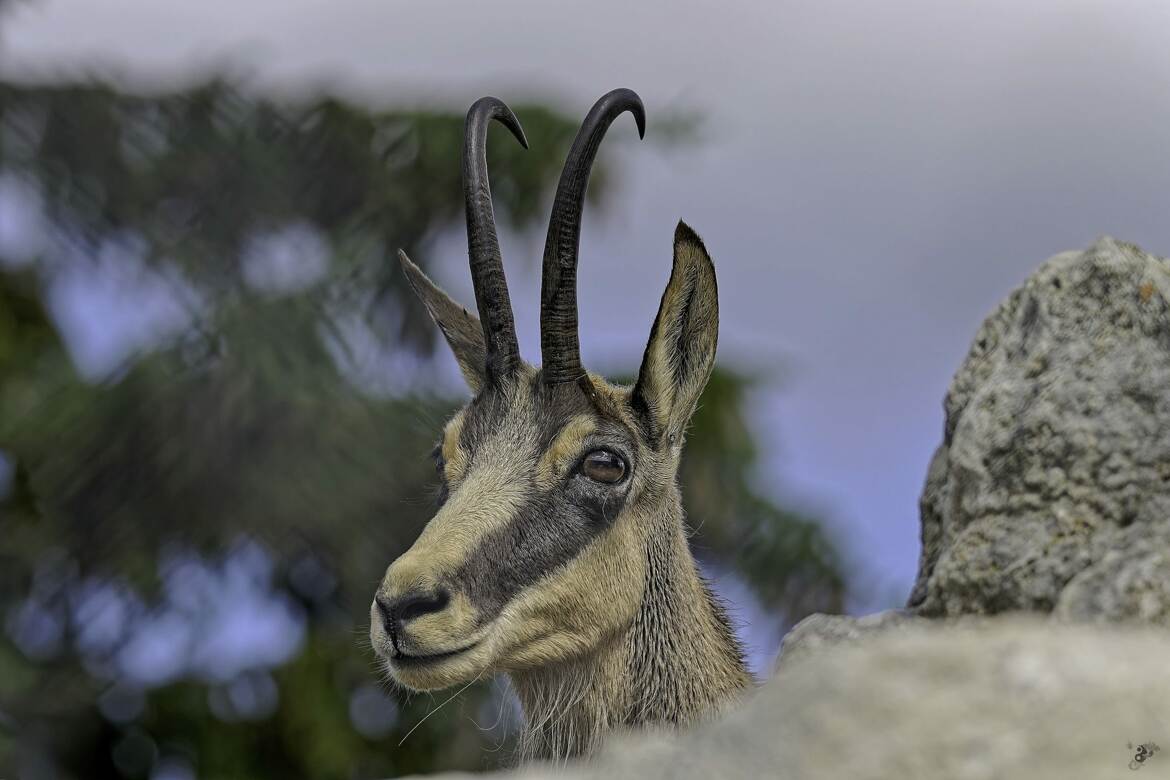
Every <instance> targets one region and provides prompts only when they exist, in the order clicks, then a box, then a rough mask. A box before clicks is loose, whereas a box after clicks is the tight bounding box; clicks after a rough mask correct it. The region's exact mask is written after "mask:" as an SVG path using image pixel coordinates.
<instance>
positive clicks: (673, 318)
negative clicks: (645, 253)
mask: <svg viewBox="0 0 1170 780" xmlns="http://www.w3.org/2000/svg"><path fill="white" fill-rule="evenodd" d="M718 340H719V291H718V287H717V285H716V283H715V266H714V265H713V264H712V263H711V258H710V257H709V256H708V255H707V250H706V248H704V246H703V241H702V239H700V238H699V237H698V236H697V235H696V234H695V231H693V230H691V229H690V227H688V226H687V225H686V224H685V223H683V222H679V223H678V227H677V228H676V229H675V231H674V269H673V270H672V271H671V272H670V282H669V283H668V284H667V285H666V292H664V293H663V294H662V303H661V304H660V305H659V307H658V317H657V319H655V320H654V329H653V330H651V331H650V342H649V343H648V344H647V345H646V355H645V356H644V357H643V358H642V368H641V370H640V371H639V372H638V382H637V384H636V385H634V390H633V393H632V395H631V403H632V405H633V407H634V409H635V410H636V411H638V412H639V413H640V414H641V415H642V416H643V418H644V419H645V420H646V422H647V423H648V425H649V428H650V430H651V431H652V432H653V435H654V437H655V438H659V437H661V436H662V435H663V434H666V435H668V436H671V437H673V439H674V441H675V443H678V444H681V442H682V434H683V430H684V429H685V428H686V425H687V422H688V421H689V420H690V419H691V415H692V414H693V413H694V411H695V405H696V404H697V403H698V401H699V395H700V394H701V393H702V392H703V388H704V387H706V385H707V380H708V379H709V378H710V376H711V368H712V366H713V365H714V363H715V345H716V343H717V342H718Z"/></svg>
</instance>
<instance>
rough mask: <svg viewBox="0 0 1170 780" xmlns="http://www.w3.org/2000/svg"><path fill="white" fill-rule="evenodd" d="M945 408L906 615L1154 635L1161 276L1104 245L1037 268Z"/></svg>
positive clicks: (1162, 550) (1169, 485)
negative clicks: (1046, 615)
mask: <svg viewBox="0 0 1170 780" xmlns="http://www.w3.org/2000/svg"><path fill="white" fill-rule="evenodd" d="M945 408H946V426H945V432H944V438H943V443H942V446H940V447H939V449H938V451H937V452H936V454H935V456H934V459H933V461H932V463H931V466H930V470H929V474H928V476H927V481H926V489H925V491H924V493H923V496H922V501H921V513H922V558H921V563H920V567H919V573H918V581H917V583H916V584H915V587H914V591H913V593H912V595H911V597H910V601H909V607H910V608H911V609H913V610H914V612H915V613H916V614H919V615H923V616H930V617H939V616H953V615H961V614H992V613H998V612H1005V611H1010V610H1029V611H1040V612H1055V613H1056V614H1057V615H1058V616H1061V617H1067V618H1074V619H1091V620H1123V619H1135V618H1136V619H1139V620H1143V621H1146V622H1152V623H1159V624H1162V625H1170V262H1168V261H1167V260H1165V259H1161V258H1157V257H1153V256H1151V255H1148V254H1146V253H1144V252H1142V251H1141V250H1140V249H1138V248H1137V247H1135V246H1132V245H1130V244H1126V243H1123V242H1120V241H1115V240H1113V239H1110V238H1103V239H1101V240H1099V241H1098V242H1097V243H1096V244H1094V245H1093V246H1092V247H1090V248H1089V249H1088V250H1087V251H1085V252H1069V253H1065V254H1061V255H1057V256H1056V257H1053V258H1052V259H1050V260H1049V261H1048V262H1046V263H1045V264H1044V265H1043V266H1042V267H1041V268H1040V269H1039V270H1038V271H1037V272H1036V273H1034V274H1033V275H1032V276H1031V277H1030V278H1029V279H1028V280H1027V281H1026V282H1025V283H1024V285H1023V286H1022V287H1020V288H1019V289H1018V290H1016V291H1015V292H1014V293H1012V295H1011V296H1010V297H1009V298H1008V299H1007V300H1006V301H1005V302H1004V303H1003V304H1002V305H1001V306H1000V307H999V309H998V310H996V312H995V313H994V314H992V315H991V317H989V318H988V319H987V321H986V322H984V324H983V327H982V328H981V329H980V330H979V333H978V334H977V335H976V338H975V343H974V345H973V346H972V348H971V351H970V353H969V354H968V356H967V359H966V361H965V362H964V363H963V365H962V367H961V368H960V369H959V371H958V373H957V374H956V375H955V378H954V381H953V382H952V383H951V387H950V390H949V392H948V393H947V397H946V403H945ZM1168 763H1170V762H1168Z"/></svg>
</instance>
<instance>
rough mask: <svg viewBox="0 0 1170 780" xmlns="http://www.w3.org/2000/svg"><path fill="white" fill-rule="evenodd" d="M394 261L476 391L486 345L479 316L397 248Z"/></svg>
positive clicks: (482, 377) (480, 381)
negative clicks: (452, 296) (396, 257)
mask: <svg viewBox="0 0 1170 780" xmlns="http://www.w3.org/2000/svg"><path fill="white" fill-rule="evenodd" d="M398 261H399V263H401V264H402V272H403V274H405V275H406V281H407V282H408V283H409V284H410V288H411V289H412V290H414V294H415V295H417V296H418V298H419V300H420V301H422V303H423V306H425V307H426V309H427V313H429V314H430V315H431V319H432V320H434V321H435V324H436V325H438V326H439V330H441V331H442V332H443V337H444V338H445V339H447V344H448V345H449V346H450V347H451V351H452V352H453V353H455V360H456V362H458V363H459V370H460V371H461V372H462V373H463V378H464V379H465V380H467V384H468V385H469V386H470V387H471V391H472V392H473V393H478V392H479V391H480V389H481V388H482V387H483V385H484V381H485V372H486V370H487V369H486V367H487V349H486V347H485V346H484V339H483V326H482V325H480V322H479V318H478V317H476V316H475V315H474V314H472V313H471V312H469V311H467V309H465V308H463V306H461V305H460V304H458V303H457V302H456V301H455V300H454V299H452V298H451V296H450V295H447V293H445V292H443V290H442V289H440V288H439V286H438V285H437V284H435V283H434V282H432V281H431V280H430V278H429V277H428V276H427V275H426V274H425V273H423V272H422V269H421V268H419V267H418V266H417V265H415V264H414V263H413V262H412V261H411V259H410V258H409V257H407V256H406V252H403V251H402V250H401V249H399V250H398Z"/></svg>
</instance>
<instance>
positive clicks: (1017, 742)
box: [446, 617, 1170, 780]
mask: <svg viewBox="0 0 1170 780" xmlns="http://www.w3.org/2000/svg"><path fill="white" fill-rule="evenodd" d="M1167 658H1170V633H1167V632H1165V631H1155V630H1152V629H1141V628H1135V627H1122V626H1112V627H1109V628H1103V627H1098V626H1088V625H1059V624H1053V623H1051V622H1049V621H1042V620H1039V619H1036V618H1031V619H1022V618H1014V619H1013V618H1007V617H1000V618H995V619H989V620H985V621H981V622H979V623H974V624H973V623H968V624H965V625H961V626H943V625H939V624H937V623H936V622H935V621H918V622H913V621H912V622H911V623H909V624H908V625H903V626H902V627H901V628H900V629H899V630H898V631H897V632H894V633H888V634H885V635H877V636H874V637H873V638H872V639H871V640H870V641H867V642H865V643H864V644H853V645H848V644H847V645H843V646H841V647H836V648H832V649H825V650H824V651H823V652H820V653H810V654H808V655H806V656H804V657H803V658H801V659H799V660H795V661H791V662H788V663H786V664H785V665H784V667H783V668H782V669H781V670H780V671H779V672H778V673H777V675H776V676H775V677H774V678H773V679H772V680H770V681H769V682H768V683H767V684H766V685H765V686H764V687H763V688H761V689H760V690H759V691H757V692H756V693H755V695H754V696H753V697H752V698H751V699H750V700H749V701H748V702H746V703H745V705H744V706H743V707H742V708H739V709H737V710H735V711H734V712H731V713H729V714H727V715H726V716H725V717H723V718H721V719H720V720H717V721H715V722H713V723H711V724H708V725H706V726H704V727H700V728H698V729H695V730H693V731H691V732H688V733H686V734H682V735H662V734H657V735H646V736H641V737H625V738H618V739H615V740H613V741H611V742H610V744H608V745H607V746H606V748H605V749H603V751H602V752H601V754H600V755H598V756H597V757H596V758H595V759H593V760H592V761H590V762H588V763H584V764H576V765H571V766H569V767H567V768H562V769H558V768H555V767H550V766H532V767H528V768H525V769H522V770H520V771H518V772H513V773H509V772H504V773H498V774H496V775H490V776H493V777H497V778H504V777H508V778H513V779H514V780H521V779H523V780H542V779H544V778H553V777H557V778H577V779H578V780H587V779H591V778H597V779H598V780H601V778H605V779H606V780H609V779H610V778H642V779H645V780H656V779H657V778H661V779H662V780H666V778H681V779H682V780H686V779H687V778H695V779H696V780H698V778H703V779H704V780H706V778H712V777H719V778H753V779H754V778H764V777H774V778H783V779H784V780H821V779H822V778H823V779H824V780H841V778H849V779H850V780H866V779H867V778H872V779H873V780H877V778H883V779H888V778H899V780H917V779H921V780H938V778H950V779H951V780H991V779H992V778H996V779H997V780H1000V779H1004V780H1010V779H1013V778H1019V780H1057V778H1060V780H1066V779H1067V778H1109V777H1116V778H1122V777H1133V776H1134V775H1132V774H1131V772H1130V770H1129V769H1128V767H1129V766H1130V762H1131V761H1133V760H1134V757H1135V756H1136V755H1137V751H1138V746H1140V745H1143V744H1150V743H1153V744H1156V745H1158V746H1159V747H1160V748H1162V750H1160V751H1159V752H1157V753H1154V754H1153V755H1152V756H1151V757H1150V758H1149V759H1148V760H1146V761H1144V762H1142V763H1140V764H1135V766H1137V767H1138V768H1140V769H1141V774H1140V775H1137V777H1140V778H1142V780H1152V779H1153V778H1170V706H1168V705H1167V702H1170V674H1167V673H1166V659H1167ZM446 777H449V778H454V777H457V775H451V776H446ZM465 777H468V778H469V777H471V776H470V775H467V776H465Z"/></svg>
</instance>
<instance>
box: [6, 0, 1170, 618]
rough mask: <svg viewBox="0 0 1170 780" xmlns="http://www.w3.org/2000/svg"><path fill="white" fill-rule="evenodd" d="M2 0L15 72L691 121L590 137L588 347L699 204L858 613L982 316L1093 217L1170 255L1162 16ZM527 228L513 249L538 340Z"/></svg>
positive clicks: (903, 567)
mask: <svg viewBox="0 0 1170 780" xmlns="http://www.w3.org/2000/svg"><path fill="white" fill-rule="evenodd" d="M6 16H7V18H6V20H5V23H4V25H3V28H2V29H0V68H3V69H4V72H5V73H7V74H10V75H11V74H21V73H31V74H43V73H45V72H46V71H49V72H62V73H66V74H68V73H75V72H77V71H78V70H79V69H80V68H85V69H87V70H93V68H92V66H93V65H94V64H95V63H98V64H101V67H99V68H97V71H98V72H107V73H112V74H117V75H120V76H122V77H125V78H127V79H129V80H131V81H134V82H137V83H140V84H151V83H165V82H166V81H167V80H168V79H170V78H173V77H176V76H189V75H190V74H191V73H192V72H193V71H195V70H197V71H199V72H201V73H202V72H206V71H207V69H208V68H209V67H210V66H212V65H215V64H220V65H223V64H226V63H229V62H231V63H235V64H236V65H237V66H238V68H239V69H242V70H243V71H244V72H246V73H248V74H250V75H251V76H252V77H253V78H254V80H255V82H256V84H257V85H260V86H264V87H267V88H279V89H291V90H301V89H304V88H306V87H308V86H314V85H316V86H329V87H330V88H333V89H339V90H342V91H345V92H348V93H349V94H351V95H353V96H357V97H368V98H370V99H373V100H386V99H396V100H401V99H402V98H403V96H404V95H405V96H408V97H409V98H410V99H411V100H413V101H416V102H424V103H425V102H430V103H435V104H441V105H444V106H448V107H451V108H453V109H457V110H462V109H463V107H465V106H466V105H467V104H468V103H469V102H470V101H471V100H473V99H474V98H476V97H478V96H480V95H482V94H489V93H490V94H496V95H498V96H500V97H502V98H504V99H505V100H508V101H511V102H519V101H520V100H521V99H523V98H527V97H537V98H544V99H548V100H551V101H553V102H555V103H557V104H558V105H560V106H562V107H563V108H564V109H565V110H567V111H570V112H571V113H573V114H575V115H583V114H584V111H585V110H586V109H587V108H588V106H589V104H590V103H591V102H592V100H593V99H595V98H596V97H597V96H599V95H601V94H602V93H603V92H605V91H607V90H609V89H611V88H613V87H617V86H629V87H632V88H634V89H636V90H637V91H638V92H639V93H640V94H641V95H642V97H643V99H644V100H645V102H646V105H647V110H648V113H649V127H648V133H649V134H653V133H654V132H655V125H654V121H655V117H656V116H658V117H660V116H662V115H663V114H664V113H665V112H666V111H667V110H668V109H682V110H691V109H694V110H698V111H700V112H702V113H703V114H704V115H705V116H706V118H707V121H706V123H705V125H704V126H703V128H702V133H701V144H699V145H697V146H694V147H688V148H683V149H673V150H672V149H668V148H666V147H662V146H659V147H652V146H650V145H647V144H644V145H639V144H637V143H636V142H632V143H628V144H626V145H624V147H620V148H619V146H617V145H613V146H609V147H607V148H606V149H605V150H603V151H602V155H606V156H607V159H608V160H609V161H610V162H611V163H616V165H617V167H618V168H619V169H620V173H621V175H620V184H621V186H620V194H619V195H618V196H617V197H615V198H613V199H611V200H610V202H609V203H607V204H605V206H604V207H603V208H602V209H600V210H598V209H594V210H592V211H591V212H590V213H589V214H588V215H587V220H586V226H585V230H584V236H583V242H582V268H581V295H580V298H581V308H582V324H583V328H584V331H583V334H582V338H583V349H584V353H585V358H586V359H587V361H589V362H591V363H592V365H594V366H596V367H599V368H603V369H608V370H611V371H624V372H629V371H632V370H633V369H634V368H635V367H636V364H637V360H638V358H639V357H640V354H641V350H642V347H643V346H644V343H645V339H646V336H647V333H648V331H649V327H650V322H651V319H652V318H653V315H654V312H655V310H656V307H657V301H658V297H659V295H660V294H661V291H662V287H663V286H664V285H665V283H666V279H667V276H668V274H669V269H670V257H669V251H670V241H671V236H672V233H673V228H674V223H675V221H676V220H677V219H678V218H679V217H683V218H685V219H686V220H687V221H688V222H690V223H691V225H692V226H693V227H695V228H696V230H698V231H699V233H700V234H701V235H702V236H703V237H704V239H705V240H706V242H707V245H708V247H709V249H710V250H711V252H712V255H713V256H714V258H715V262H716V267H717V270H718V274H719V282H720V295H721V304H722V331H721V347H720V349H721V357H722V359H724V360H726V361H727V362H728V363H731V364H737V365H745V366H748V365H751V366H755V367H761V366H762V367H765V368H771V367H775V368H776V369H778V370H782V371H783V381H782V382H781V381H775V382H772V383H771V384H769V385H768V386H767V387H766V388H765V390H764V392H762V393H761V395H760V398H759V400H758V406H757V414H758V420H759V422H760V425H761V427H762V430H763V431H764V432H765V433H766V435H767V437H768V440H769V441H770V442H772V446H771V449H770V451H769V462H768V464H767V469H766V472H765V473H764V474H762V475H761V480H762V482H763V484H765V485H766V486H767V487H768V489H770V490H773V491H775V492H776V493H778V494H779V495H781V496H784V497H786V498H789V499H795V500H798V501H800V502H802V503H804V504H806V505H809V506H811V507H814V508H816V509H818V510H821V511H823V512H824V513H825V514H826V515H827V516H828V517H829V518H830V523H831V525H832V528H833V529H834V530H835V531H836V532H837V533H838V534H839V536H840V537H841V538H842V539H843V540H845V543H846V547H847V550H848V551H849V554H850V556H851V557H850V560H851V561H852V563H853V564H854V565H855V566H856V567H858V571H859V577H860V583H861V584H862V586H863V592H862V593H861V594H860V595H859V599H858V601H857V603H856V604H855V605H854V608H855V610H858V611H865V610H869V609H873V608H877V607H883V606H889V605H892V604H895V603H897V602H899V601H901V600H902V599H904V598H905V595H906V593H907V592H908V590H909V587H910V585H911V583H912V581H913V577H914V573H915V568H916V564H917V556H918V520H917V500H918V494H919V492H920V490H921V487H922V481H923V478H924V475H925V470H926V465H927V462H928V460H929V457H930V454H931V452H932V450H933V448H934V447H935V446H936V444H937V443H938V441H939V437H940V434H941V429H942V413H941V402H942V397H943V393H944V392H945V389H946V386H947V383H948V381H949V379H950V376H951V374H952V373H953V372H954V370H955V369H956V368H957V367H958V364H959V362H960V360H961V359H962V357H963V355H964V354H965V352H966V350H967V347H968V345H969V342H970V339H971V337H972V336H973V335H974V333H975V330H976V328H977V327H978V325H979V323H980V321H981V320H982V318H983V317H984V316H986V315H987V314H988V313H989V312H990V310H991V309H992V308H993V307H994V306H995V305H996V303H997V302H998V301H999V300H1000V299H1001V298H1002V297H1003V296H1004V295H1005V294H1006V293H1007V292H1009V291H1010V290H1011V289H1012V288H1013V287H1014V286H1015V285H1017V284H1018V283H1019V282H1020V281H1021V280H1022V279H1023V278H1024V277H1025V276H1026V275H1027V274H1028V273H1029V272H1030V271H1031V270H1032V269H1033V268H1035V267H1036V266H1037V265H1038V264H1039V263H1040V262H1042V261H1043V260H1044V259H1045V258H1047V257H1049V256H1050V255H1052V254H1055V253H1056V252H1059V251H1062V250H1066V249H1074V248H1080V247H1084V246H1086V245H1087V244H1089V243H1090V242H1091V241H1092V240H1093V239H1094V238H1095V237H1096V236H1097V235H1100V234H1104V233H1108V234H1112V235H1115V236H1117V237H1119V238H1124V239H1126V240H1129V241H1133V242H1135V243H1138V244H1139V245H1141V246H1143V247H1144V248H1145V249H1147V250H1149V251H1152V252H1154V253H1155V254H1162V255H1165V254H1167V253H1170V220H1168V219H1167V218H1166V213H1167V212H1166V208H1167V205H1168V200H1167V198H1168V195H1170V154H1167V143H1166V137H1167V133H1168V129H1170V55H1168V54H1167V51H1168V50H1167V47H1166V41H1167V40H1170V4H1155V3H1150V2H1110V3H1099V2H1097V3H1088V2H1075V1H1074V0H1033V1H1032V2H1029V3H1027V4H1022V3H1018V2H1014V1H1009V0H994V1H992V2H981V3H977V4H976V3H965V4H958V3H939V2H936V0H917V1H915V2H900V3H897V4H889V3H864V4H863V3H846V2H834V1H825V0H817V2H802V3H791V2H758V3H729V2H720V3H701V4H699V3H688V4H685V7H683V4H679V3H668V2H665V1H664V0H654V1H653V2H643V3H636V4H631V3H626V2H617V1H616V0H590V2H570V3H565V2H558V3H547V2H537V1H536V0H524V1H521V2H516V1H512V0H496V1H495V2H492V3H481V4H469V3H461V4H458V6H457V5H456V4H454V3H450V2H428V3H417V2H416V3H402V2H389V1H388V0H346V2H329V1H327V0H249V1H248V2H246V3H239V2H235V1H234V0H232V1H230V2H229V0H204V2H200V3H189V2H177V0H176V1H175V2H163V1H162V0H36V2H32V3H28V4H21V3H18V4H16V5H15V6H14V7H13V8H12V10H10V11H9V12H8V13H7V15H6ZM627 125H628V126H627ZM612 132H613V133H615V134H616V133H626V134H628V135H631V136H632V135H633V127H632V122H624V121H623V122H619V123H618V125H617V126H615V127H614V129H613V131H612ZM530 140H531V141H532V142H533V143H540V139H537V138H533V139H530ZM452 164H456V163H455V162H454V161H453V163H452ZM542 239H543V236H542V235H540V234H532V235H521V236H516V235H506V236H504V237H503V243H504V252H505V257H506V258H507V262H508V263H509V271H510V272H511V275H512V276H511V278H512V280H513V281H512V287H513V297H514V298H515V307H516V309H517V312H516V314H517V319H518V321H519V326H520V333H521V342H522V347H523V348H525V349H526V351H527V354H528V356H529V357H530V358H535V357H536V345H537V343H538V336H537V325H536V317H537V311H538V308H537V300H538V296H537V289H538V281H537V278H536V275H535V273H534V271H535V268H536V261H537V259H538V258H539V256H540V247H541V241H542ZM407 249H408V251H409V249H410V248H407ZM440 249H441V252H442V254H441V255H440V256H437V257H436V260H437V261H438V262H439V268H438V271H437V275H438V276H439V277H440V278H441V280H442V281H443V282H444V283H445V284H447V285H448V288H449V289H450V290H451V291H452V293H453V294H456V295H457V296H459V297H461V298H462V299H463V300H465V301H470V300H472V297H471V294H470V281H469V280H468V279H467V272H466V265H465V258H466V254H465V248H464V247H463V245H462V236H461V231H459V230H454V231H452V233H451V235H450V237H449V238H447V239H444V240H443V241H442V242H441V243H440ZM83 305H84V304H81V303H78V304H77V306H83ZM82 329H83V330H84V328H82ZM129 331H133V328H129ZM127 338H131V340H132V337H129V336H128V337H127ZM447 375H448V376H449V377H452V378H454V376H455V372H454V369H453V368H452V367H450V366H448V370H447Z"/></svg>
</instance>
